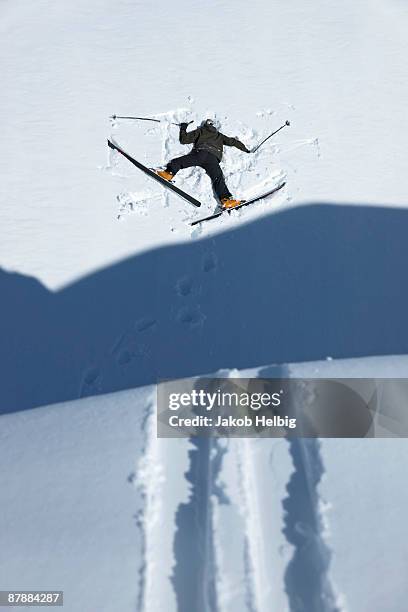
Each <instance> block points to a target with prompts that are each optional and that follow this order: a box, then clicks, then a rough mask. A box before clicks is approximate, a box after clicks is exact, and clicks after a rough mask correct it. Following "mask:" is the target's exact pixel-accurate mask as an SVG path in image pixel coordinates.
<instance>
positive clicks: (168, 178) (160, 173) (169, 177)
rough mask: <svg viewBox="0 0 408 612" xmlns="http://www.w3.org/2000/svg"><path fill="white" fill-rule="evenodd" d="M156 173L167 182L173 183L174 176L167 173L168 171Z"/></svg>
mask: <svg viewBox="0 0 408 612" xmlns="http://www.w3.org/2000/svg"><path fill="white" fill-rule="evenodd" d="M155 173H156V174H158V175H159V176H161V177H162V178H164V179H165V180H166V181H171V179H172V178H173V176H174V174H172V173H171V172H167V170H155Z"/></svg>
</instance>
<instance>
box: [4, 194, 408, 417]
mask: <svg viewBox="0 0 408 612" xmlns="http://www.w3.org/2000/svg"><path fill="white" fill-rule="evenodd" d="M134 231H135V232H137V231H138V230H137V227H136V226H135V229H134ZM407 233H408V210H405V209H395V208H390V207H383V208H382V207H370V206H356V205H350V206H347V205H337V204H310V205H303V206H299V207H295V208H292V209H287V210H284V211H282V212H278V213H275V214H271V215H269V216H267V217H262V219H258V220H255V221H252V222H250V223H248V224H244V223H242V224H240V225H239V226H237V227H236V228H233V229H228V230H227V231H225V232H223V233H220V234H218V235H212V236H208V237H204V238H202V239H200V240H191V241H189V242H187V243H183V244H179V245H171V246H165V247H160V248H157V249H153V250H150V251H148V252H145V253H141V254H139V255H137V256H134V257H130V258H128V259H126V260H124V261H122V262H120V263H118V264H116V265H113V266H111V267H109V268H106V269H104V270H102V271H99V272H97V273H95V274H92V275H89V276H87V277H85V278H83V279H82V280H80V281H79V282H76V283H74V284H72V285H70V286H68V287H66V288H64V289H63V290H61V291H59V292H57V293H52V292H50V291H48V290H47V289H46V288H45V287H44V286H43V285H41V283H39V282H38V281H36V280H34V279H32V278H29V277H26V276H23V275H20V274H15V273H8V272H5V271H0V293H1V296H2V299H1V302H2V317H1V323H0V326H1V345H0V360H1V363H0V367H1V375H2V376H1V378H2V382H1V387H0V413H6V412H14V411H18V410H25V409H28V408H33V407H36V406H41V405H46V404H52V403H56V402H61V401H65V400H72V399H75V398H79V397H83V396H88V395H95V394H99V393H109V392H113V391H118V390H122V389H127V388H131V387H138V386H141V385H146V384H151V383H155V382H156V381H157V379H158V378H168V377H169V378H173V377H186V376H193V375H199V374H205V373H210V372H214V371H216V370H217V369H219V368H238V369H243V368H249V367H255V366H259V365H263V364H271V363H288V362H296V361H309V360H319V359H325V358H326V357H327V356H330V357H333V358H349V357H359V356H370V355H387V354H404V353H408V339H407V336H406V333H405V329H406V313H407V312H408V286H407V283H406V282H405V276H406V269H405V268H406V261H408V241H407V239H406V236H407Z"/></svg>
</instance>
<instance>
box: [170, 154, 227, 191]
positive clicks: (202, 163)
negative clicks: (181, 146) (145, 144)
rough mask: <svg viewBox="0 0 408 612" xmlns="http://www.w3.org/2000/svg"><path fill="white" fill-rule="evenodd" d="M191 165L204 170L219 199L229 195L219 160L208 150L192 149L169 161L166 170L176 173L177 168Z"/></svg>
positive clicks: (181, 168)
mask: <svg viewBox="0 0 408 612" xmlns="http://www.w3.org/2000/svg"><path fill="white" fill-rule="evenodd" d="M192 166H199V167H200V168H203V169H204V170H205V171H206V173H207V174H208V176H209V177H210V179H211V181H212V184H213V188H214V191H215V193H216V194H217V197H218V198H219V199H220V200H221V199H222V198H230V197H231V193H230V191H229V190H228V187H227V185H226V184H225V179H224V175H223V173H222V170H221V167H220V162H219V161H218V159H217V158H216V157H215V155H213V154H212V153H209V152H208V151H192V152H191V153H188V154H187V155H182V157H176V158H175V159H172V160H171V161H169V163H168V164H167V168H166V170H167V171H168V172H171V173H172V174H177V172H178V171H179V170H183V169H184V168H191V167H192Z"/></svg>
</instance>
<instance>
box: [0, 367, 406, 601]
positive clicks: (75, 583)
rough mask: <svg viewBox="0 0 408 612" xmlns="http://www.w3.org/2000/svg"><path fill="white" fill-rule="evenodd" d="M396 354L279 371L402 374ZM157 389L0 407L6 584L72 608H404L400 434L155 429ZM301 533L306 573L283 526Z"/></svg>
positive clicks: (0, 560)
mask: <svg viewBox="0 0 408 612" xmlns="http://www.w3.org/2000/svg"><path fill="white" fill-rule="evenodd" d="M407 364H408V358H407V357H399V358H397V357H395V358H372V359H357V360H345V361H338V362H337V361H329V362H327V361H326V362H316V363H309V364H295V365H287V366H285V368H286V370H285V374H286V375H287V376H293V377H299V376H309V377H311V376H313V377H345V378H347V377H361V376H368V375H370V376H379V375H381V376H384V372H385V373H387V372H389V373H390V375H392V376H403V375H404V374H405V372H406V368H407ZM270 367H271V368H272V367H273V366H270ZM263 370H264V368H260V369H258V370H252V371H243V372H238V371H233V372H230V373H229V375H230V376H232V377H236V376H243V377H246V376H256V375H263V373H262V372H263ZM222 375H223V376H225V375H228V373H227V372H222ZM155 401H156V400H155V388H154V387H145V388H141V389H138V390H131V391H125V392H120V393H115V394H110V395H105V396H99V397H95V398H86V399H82V400H78V401H76V402H70V403H66V404H60V405H58V406H48V407H43V408H37V409H34V410H28V411H25V412H20V413H16V414H9V415H3V416H1V417H0V425H1V427H0V460H1V465H2V470H1V473H0V490H1V492H2V520H1V522H0V539H1V542H2V546H1V549H0V575H1V585H2V588H7V589H17V588H22V587H24V589H26V590H28V589H37V590H38V589H43V590H45V589H49V590H53V589H59V590H64V593H65V595H64V597H65V600H64V608H65V609H66V610H67V612H77V611H78V610H102V611H104V612H114V611H115V610H118V609H120V610H121V611H123V612H128V611H129V612H134V611H135V610H137V611H138V612H142V611H147V610H149V611H150V610H154V611H156V610H157V611H158V610H166V611H168V612H172V611H175V610H187V609H194V610H197V611H198V612H208V611H210V610H220V611H222V612H247V611H248V610H251V611H252V610H253V611H256V612H268V611H269V610H271V609H277V610H281V611H282V612H284V611H288V612H289V610H292V609H293V605H294V602H295V601H298V602H300V604H299V605H302V606H303V607H302V608H301V609H305V610H310V609H316V610H323V611H324V612H329V611H330V612H331V611H334V610H341V611H342V612H346V611H347V612H354V611H356V612H357V611H358V612H360V610H362V611H364V612H365V611H366V610H367V612H368V611H369V610H370V611H375V612H377V611H378V612H380V610H384V609H389V610H395V611H396V612H403V611H404V609H405V575H404V572H403V571H402V569H403V567H405V565H406V560H407V559H406V555H407V552H406V540H407V537H408V531H407V522H406V520H405V514H406V512H405V509H406V501H407V500H406V493H405V492H404V489H403V488H400V483H401V482H403V481H404V474H405V463H406V461H407V459H408V448H407V445H406V444H405V443H404V441H403V440H380V439H377V440H375V439H373V440H321V441H320V442H319V441H317V440H303V441H302V440H301V441H299V442H296V443H293V442H288V441H286V440H283V439H280V440H279V439H278V440H272V439H269V440H268V439H230V440H225V439H224V440H222V439H221V440H218V441H216V440H212V441H209V440H205V439H196V440H195V441H192V440H187V439H158V438H157V437H156V423H155V420H156V417H155ZM299 450H300V451H301V453H303V455H304V461H305V463H304V465H305V466H306V468H305V469H306V478H307V479H308V478H310V483H309V486H310V487H311V489H310V491H309V495H307V496H304V493H302V484H301V481H299V479H298V480H296V475H297V474H298V475H299V470H300V469H301V467H300V465H299V463H298V462H297V454H298V452H299ZM319 457H320V458H319ZM316 460H318V462H321V463H322V466H323V472H322V474H321V477H319V479H318V482H317V483H316V482H315V483H313V474H314V472H315V468H316V465H318V464H317V463H316ZM287 487H288V488H287ZM302 495H303V497H302ZM314 497H316V499H315V501H314V502H313V503H314V505H313V504H312V502H311V500H312V499H314ZM200 498H202V499H201V502H199V501H198V500H200ZM204 500H205V504H203V503H202V502H204ZM293 502H295V503H293ZM311 504H312V505H311ZM312 506H313V507H312ZM308 508H309V509H308ZM311 510H312V511H313V513H315V516H316V517H317V520H318V523H319V524H320V527H319V529H318V530H317V531H316V530H314V531H313V532H312V531H311V530H312V528H313V520H312V518H311V515H310V514H309V512H310V511H311ZM309 530H310V537H314V538H317V542H320V543H319V546H318V547H317V549H316V550H317V551H319V550H320V551H321V552H320V553H319V552H318V554H317V558H316V559H313V557H309V558H308V559H307V563H308V564H312V566H313V567H314V569H313V571H312V572H311V573H310V566H309V567H308V566H306V565H303V564H304V563H305V559H304V558H303V560H302V557H301V556H300V557H298V563H299V565H298V566H297V567H296V566H293V564H291V561H292V560H293V559H295V558H296V555H297V554H301V552H302V548H299V549H298V548H297V546H296V545H295V546H294V545H293V543H292V537H293V535H294V534H296V533H297V531H299V533H302V534H307V533H308V531H309ZM312 533H314V535H313V536H312ZM319 555H321V556H319ZM299 573H300V574H301V575H302V574H304V575H309V579H310V580H311V582H310V585H309V587H308V588H307V589H306V590H305V586H304V585H302V580H301V579H300V580H299V576H298V574H299ZM296 576H297V579H296ZM378 576H383V579H381V580H380V579H377V578H378ZM321 589H322V590H321ZM305 593H307V598H308V599H307V601H305V600H304V599H303V597H304V596H305ZM325 596H326V599H325ZM313 601H314V602H315V603H316V607H315V608H311V607H308V604H309V606H310V602H313ZM305 604H306V605H305ZM17 609H18V610H20V609H21V610H23V608H17Z"/></svg>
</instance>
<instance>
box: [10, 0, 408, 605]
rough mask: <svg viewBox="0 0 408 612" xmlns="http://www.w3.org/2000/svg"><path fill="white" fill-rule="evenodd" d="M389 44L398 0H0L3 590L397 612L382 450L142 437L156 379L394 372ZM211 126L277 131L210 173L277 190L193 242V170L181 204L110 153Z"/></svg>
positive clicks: (70, 598)
mask: <svg viewBox="0 0 408 612" xmlns="http://www.w3.org/2000/svg"><path fill="white" fill-rule="evenodd" d="M407 30H408V12H407V10H406V6H405V4H404V3H403V2H401V0H344V2H342V3H337V4H333V3H330V2H329V3H328V2H325V1H323V0H314V1H313V2H306V3H305V2H304V1H303V0H294V1H293V2H290V3H288V2H278V1H277V0H272V1H268V0H255V2H247V1H245V0H237V1H236V2H234V3H232V2H228V1H227V0H221V1H217V2H215V1H212V0H211V1H209V2H205V3H204V2H201V3H200V2H194V1H193V2H187V1H186V0H175V2H172V3H163V2H153V3H149V4H147V3H143V2H141V1H140V0H116V1H115V2H114V3H113V2H108V1H107V0H98V1H96V0H89V1H88V2H86V3H84V2H80V1H79V0H69V1H68V0H60V1H59V2H53V1H52V0H38V1H37V2H35V3H32V2H29V1H28V0H3V1H2V2H1V3H0V69H1V83H2V95H1V96H0V117H1V133H2V139H3V140H2V144H3V146H2V159H1V169H2V177H1V181H0V296H1V297H0V300H1V316H0V338H1V341H0V372H1V377H2V381H1V384H0V392H1V393H0V462H1V466H2V470H1V472H0V496H1V508H2V512H1V519H0V542H1V546H0V589H14V588H15V589H19V588H24V589H26V590H27V589H43V590H45V589H51V590H52V589H63V590H64V591H65V610H66V611H67V612H82V611H86V612H94V611H95V612H96V611H98V612H116V611H117V610H121V612H128V611H129V612H131V611H132V612H134V611H137V612H142V611H149V612H151V611H153V612H156V611H157V612H159V611H160V612H161V611H162V610H165V611H166V612H173V611H175V610H180V611H181V612H184V611H186V612H187V611H188V612H193V610H194V612H269V611H270V610H276V611H279V612H295V611H296V612H300V611H301V612H366V611H367V612H382V611H383V610H392V611H393V612H404V611H405V609H406V595H405V590H406V589H405V574H404V570H405V568H406V566H407V561H408V559H407V550H408V549H407V546H406V542H407V539H408V538H407V536H408V533H407V522H406V519H405V516H406V507H407V496H406V493H405V490H404V487H403V482H404V481H405V479H404V476H405V471H406V468H405V465H406V460H407V456H406V454H407V452H408V451H407V446H406V444H405V443H404V441H403V440H321V441H312V442H311V443H310V441H307V442H306V441H305V442H304V443H303V442H302V443H299V445H298V446H296V445H290V444H288V443H287V442H286V441H284V440H278V441H273V440H231V441H228V443H227V442H224V441H219V442H217V443H214V444H213V443H211V444H207V443H205V442H202V441H200V442H198V443H197V444H195V443H194V441H187V440H158V439H157V438H156V436H155V422H154V419H155V387H154V384H153V383H154V382H155V381H156V380H157V378H159V377H160V376H174V377H182V376H190V375H191V376H192V375H198V374H200V373H201V374H202V373H205V372H211V371H215V370H217V369H218V368H220V369H221V368H225V369H224V370H223V371H224V373H228V372H229V375H231V376H235V375H242V376H248V375H254V376H256V375H259V376H274V375H282V374H285V375H287V376H331V377H334V376H347V377H352V376H361V377H364V376H379V377H397V376H401V377H404V376H406V371H407V365H408V360H407V357H404V356H401V355H405V354H408V343H407V340H406V335H405V329H406V312H407V308H408V290H407V289H406V287H405V283H404V278H405V276H406V270H405V262H406V260H407V257H408V252H407V246H406V244H407V242H406V235H407V230H408V221H407V215H408V213H407V211H406V206H407V193H408V174H407V172H406V169H405V165H406V134H407V132H408V115H407V113H406V99H407V94H408V85H407V83H408V81H407V79H406V72H407V60H406V58H407V57H408V38H407V36H406V32H407ZM114 113H115V114H118V115H122V114H123V115H137V116H149V117H154V118H158V119H160V120H161V121H162V123H161V124H155V123H151V124H150V123H143V122H140V123H137V122H131V121H126V120H117V121H114V122H112V121H110V120H109V116H110V115H112V114H114ZM207 116H213V117H216V118H217V119H218V120H219V121H220V122H221V125H222V130H223V131H224V132H225V133H227V134H228V135H232V136H234V135H235V136H238V137H239V138H240V139H242V140H243V141H244V142H245V143H246V144H247V145H248V146H253V145H255V144H256V143H258V142H259V141H260V140H262V139H263V138H264V137H266V136H267V135H268V134H269V133H270V132H271V131H272V130H274V129H276V128H277V127H279V126H280V125H282V124H283V123H284V121H285V120H286V119H289V120H290V121H291V126H290V127H288V128H285V129H284V130H282V131H281V132H280V133H279V134H278V135H277V136H276V137H275V138H273V139H271V140H270V141H268V143H267V144H266V145H265V146H264V147H262V148H261V149H260V150H259V151H258V152H257V154H255V155H252V156H248V155H245V154H244V153H242V152H240V151H238V150H235V149H234V150H228V151H226V154H225V158H224V160H223V169H224V171H225V174H226V177H227V180H228V184H229V185H230V187H231V189H232V190H233V192H234V195H235V194H237V195H238V196H243V197H249V196H251V195H252V194H254V193H258V191H259V190H262V189H264V188H265V187H268V186H271V185H274V184H276V183H277V182H278V181H280V180H281V179H282V178H284V179H285V180H286V181H287V186H286V188H285V190H283V191H282V192H280V193H279V194H278V195H277V196H275V197H273V198H271V199H269V200H264V201H263V202H260V203H258V204H256V205H254V206H253V207H249V208H248V209H243V210H242V211H236V212H234V213H232V214H231V215H230V216H223V217H222V219H219V220H217V221H214V222H211V224H208V225H205V226H201V227H200V226H199V227H196V228H195V229H194V230H193V231H192V230H191V228H190V226H189V222H190V221H192V220H193V219H196V218H198V217H199V216H200V215H201V214H204V215H205V214H207V213H208V212H210V211H211V210H212V209H213V207H214V206H215V201H214V199H213V197H212V193H211V189H210V184H209V180H208V178H207V177H206V176H205V175H204V174H203V172H201V171H200V170H198V169H195V170H188V171H185V172H180V174H179V175H178V176H177V179H176V184H177V185H179V186H180V187H182V188H183V189H185V190H187V191H189V193H191V194H193V195H195V196H196V197H198V198H199V199H200V200H201V201H202V203H203V205H202V207H201V209H200V210H195V209H193V208H192V207H190V206H189V205H188V204H186V203H185V202H183V201H182V200H180V199H178V198H177V197H176V196H174V195H172V194H170V193H168V192H167V191H164V190H163V189H162V188H161V187H160V186H159V185H157V184H156V183H154V182H153V181H151V180H149V179H148V178H146V177H145V176H144V175H142V174H141V173H140V172H139V171H138V170H136V168H134V167H133V166H132V165H130V164H129V163H128V162H126V161H125V160H124V159H122V158H120V157H119V156H118V155H117V154H115V153H112V152H110V151H109V150H108V148H107V146H106V139H107V138H108V137H110V136H113V137H114V138H115V139H116V140H117V141H118V142H119V143H120V144H121V145H122V146H123V147H124V148H125V149H126V150H128V151H129V153H131V154H133V155H134V156H135V157H136V158H137V159H139V160H140V161H141V162H143V163H146V164H147V165H149V166H156V165H163V164H165V163H166V162H167V161H168V159H169V158H170V157H173V156H174V155H178V154H181V153H182V152H187V150H188V148H186V147H182V146H181V145H180V144H179V143H178V130H177V128H176V127H175V126H171V122H173V121H176V122H178V121H182V120H186V121H188V120H190V119H193V120H194V121H195V123H194V125H193V126H192V127H195V126H196V125H197V123H198V122H200V121H201V119H202V118H204V117H207ZM394 354H395V356H393V355H394ZM372 355H384V357H370V358H368V357H367V358H361V359H347V360H343V361H341V360H340V358H348V357H365V356H372ZM332 357H334V359H333V360H329V359H331V358H332ZM326 358H327V359H328V360H326ZM294 362H298V363H294ZM291 363H292V364H293V365H285V364H291ZM259 364H276V365H264V366H263V367H262V368H260V367H259ZM234 368H237V369H236V370H234ZM251 368H252V369H251ZM86 396H92V397H86ZM78 398H81V399H78ZM74 400H76V401H74ZM320 466H321V473H320V472H319V470H320ZM316 470H317V472H318V473H319V477H318V478H317V482H316V481H314V480H313V475H314V474H315V473H316ZM297 477H299V478H297ZM292 485H293V486H292ZM288 487H289V488H288ZM302 487H303V488H302ZM305 490H306V491H308V495H306V494H305ZM305 495H306V497H305ZM313 519H316V522H317V525H318V531H317V535H316V534H315V532H313V530H312V526H311V523H312V522H313ZM298 533H300V534H301V535H302V536H304V535H305V534H306V536H307V535H308V534H309V535H310V533H312V535H311V537H310V544H311V546H310V550H312V552H313V554H314V555H315V557H314V558H312V557H313V555H312V554H311V553H310V555H309V556H307V555H306V557H305V556H304V550H303V549H302V547H301V546H300V545H298V546H297V545H296V534H298ZM294 542H295V543H294ZM306 548H307V547H306ZM310 568H312V577H313V580H311V581H310V584H309V583H308V581H307V580H305V579H304V578H303V577H304V576H306V577H308V576H309V574H308V569H310ZM405 573H406V572H405ZM192 602H193V603H192ZM316 602H318V603H316ZM302 606H303V607H302ZM15 609H16V610H20V609H21V610H23V608H15ZM24 609H25V608H24Z"/></svg>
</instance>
